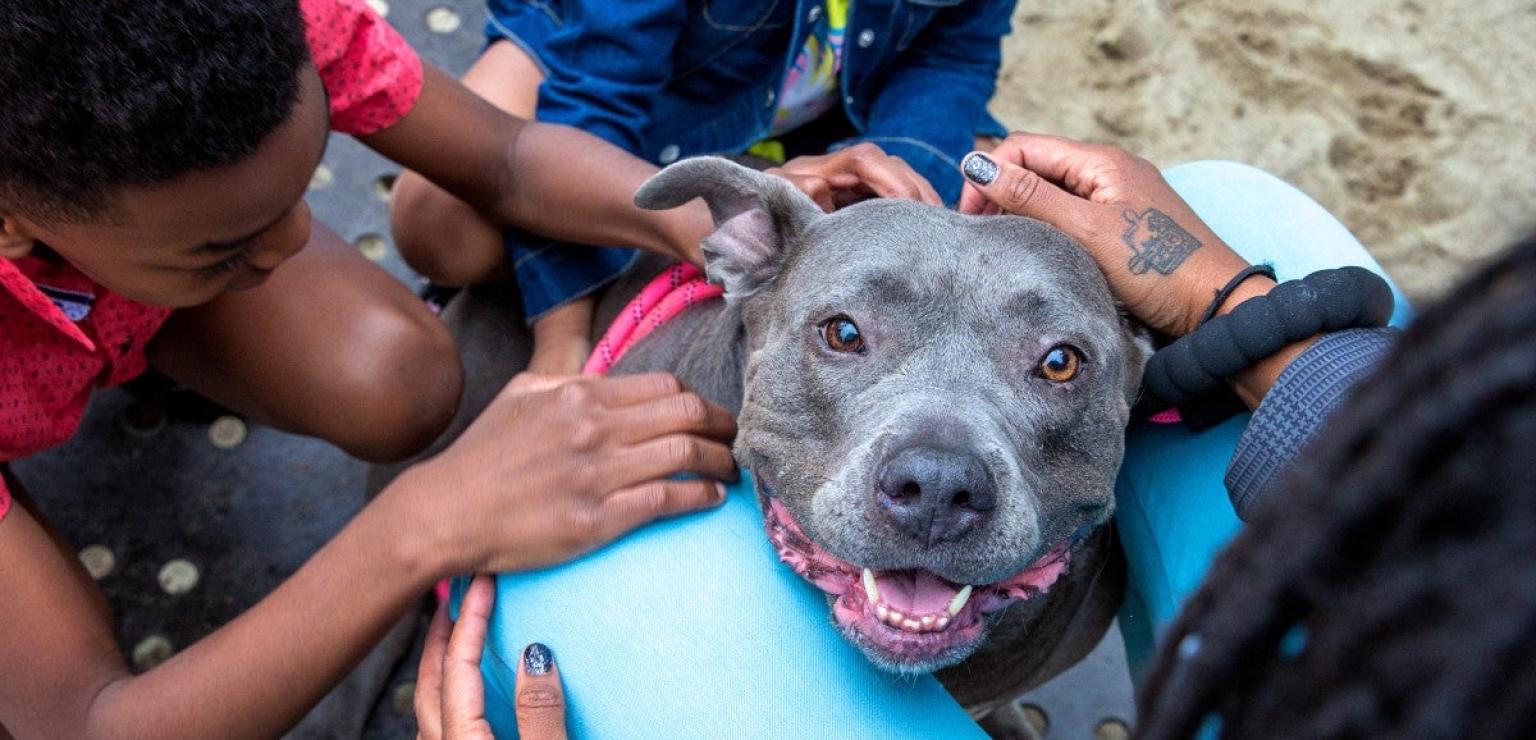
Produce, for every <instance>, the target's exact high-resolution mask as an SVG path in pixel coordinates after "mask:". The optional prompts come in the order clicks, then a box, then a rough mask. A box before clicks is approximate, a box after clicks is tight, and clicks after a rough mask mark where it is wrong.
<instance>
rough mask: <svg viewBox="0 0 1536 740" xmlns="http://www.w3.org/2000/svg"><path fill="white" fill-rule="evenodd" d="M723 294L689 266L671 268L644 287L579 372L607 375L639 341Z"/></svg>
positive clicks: (682, 265) (604, 335) (622, 312)
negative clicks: (683, 314) (693, 307)
mask: <svg viewBox="0 0 1536 740" xmlns="http://www.w3.org/2000/svg"><path fill="white" fill-rule="evenodd" d="M724 292H725V291H724V290H722V289H721V288H720V286H718V285H712V284H710V283H708V282H705V280H704V273H702V272H700V271H699V268H697V267H695V266H693V265H691V264H689V263H686V262H684V263H679V264H676V265H673V266H672V267H670V268H667V270H666V271H665V272H663V273H661V274H660V275H657V276H656V277H655V279H653V280H651V282H649V283H647V284H646V286H645V289H643V290H641V291H640V294H639V295H636V296H635V297H634V299H633V300H631V301H630V302H629V305H626V306H625V307H624V310H622V311H620V312H619V315H618V317H617V318H615V319H614V320H613V323H612V324H610V325H609V326H608V331H606V332H604V333H603V338H602V339H601V340H599V341H598V343H597V346H596V347H594V348H593V349H592V356H591V357H588V358H587V364H586V366H585V367H583V368H582V369H581V372H582V374H584V375H607V374H608V371H609V370H611V369H613V366H614V364H615V363H617V362H618V361H619V358H621V357H623V356H624V353H626V352H628V351H629V349H630V348H631V347H633V346H635V344H636V343H637V342H639V341H640V340H641V339H644V338H646V337H647V336H649V335H650V333H651V332H653V331H656V330H657V329H659V328H661V326H662V325H663V324H665V323H667V322H668V321H671V320H672V319H674V318H677V316H678V315H679V314H681V313H682V312H684V311H686V310H688V308H689V307H690V306H693V305H694V304H697V303H703V302H704V301H708V300H712V299H715V298H718V297H720V296H721V295H722V294H723V293H724Z"/></svg>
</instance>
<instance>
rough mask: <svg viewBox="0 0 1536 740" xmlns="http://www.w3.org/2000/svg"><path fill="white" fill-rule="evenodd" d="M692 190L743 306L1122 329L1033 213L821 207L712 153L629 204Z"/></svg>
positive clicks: (708, 255) (1088, 266)
mask: <svg viewBox="0 0 1536 740" xmlns="http://www.w3.org/2000/svg"><path fill="white" fill-rule="evenodd" d="M695 197H699V198H703V199H704V200H705V202H706V203H708V204H709V207H710V211H711V213H712V214H713V216H714V219H715V223H716V227H717V230H716V231H715V233H714V234H712V235H711V236H710V237H709V238H707V239H706V240H705V242H704V253H705V259H706V264H707V268H708V272H709V276H710V279H711V280H712V281H714V282H717V283H720V284H721V285H723V286H724V287H725V289H726V297H727V300H728V301H731V302H733V303H736V304H741V303H743V302H746V301H747V299H753V300H752V301H751V303H752V304H754V305H753V306H752V309H753V310H752V311H750V312H749V314H763V315H770V316H786V315H792V314H795V313H803V312H815V311H817V310H819V309H825V308H827V307H830V306H833V305H836V304H846V305H863V306H879V307H882V308H884V309H889V310H897V311H900V313H901V314H903V315H907V316H914V317H929V318H932V319H934V320H942V319H949V320H954V319H955V318H957V317H974V318H976V319H978V320H981V319H984V318H986V317H991V318H992V319H994V320H996V321H998V322H1013V323H1015V324H1024V325H1038V326H1049V327H1052V328H1054V329H1057V330H1071V329H1074V328H1077V329H1081V330H1083V331H1087V332H1092V333H1095V334H1098V335H1118V334H1119V332H1118V331H1112V330H1111V331H1106V330H1110V329H1112V327H1109V326H1105V324H1106V322H1109V323H1114V324H1118V322H1119V317H1118V313H1117V311H1116V308H1115V306H1114V303H1113V300H1112V298H1111V296H1110V293H1109V290H1108V287H1107V285H1106V284H1105V282H1104V279H1103V276H1102V275H1101V274H1100V272H1099V270H1098V268H1097V266H1095V265H1094V263H1093V261H1092V259H1091V258H1089V257H1088V255H1087V254H1086V253H1085V252H1084V251H1083V249H1082V248H1081V247H1079V246H1077V245H1076V244H1075V243H1074V242H1072V240H1071V239H1069V238H1068V237H1067V236H1066V235H1065V234H1063V233H1062V232H1061V231H1059V230H1057V229H1056V228H1054V227H1052V226H1049V225H1047V224H1044V223H1041V222H1039V221H1035V220H1032V219H1026V218H1018V217H978V216H963V215H960V214H958V213H955V212H953V211H949V210H946V209H943V208H938V207H934V206H925V205H921V204H918V203H913V202H909V201H900V200H888V199H877V200H869V201H865V202H863V203H859V204H856V205H853V206H849V207H847V208H844V209H842V210H840V211H838V212H836V213H833V214H826V213H824V212H822V210H821V209H820V208H819V207H818V206H817V205H816V204H815V203H814V202H813V201H811V200H810V199H809V198H808V197H806V196H805V195H804V194H802V193H801V192H799V191H798V190H796V189H795V188H794V186H793V185H792V184H790V183H789V182H788V181H786V180H784V179H782V178H778V177H774V176H771V175H767V174H764V173H760V172H756V171H753V170H750V169H747V168H745V167H741V166H739V165H737V164H735V163H733V162H730V161H728V160H724V159H720V158H715V157H700V158H696V159H691V160H685V161H683V162H679V163H677V164H674V165H672V166H671V167H669V168H667V169H666V170H663V171H662V172H661V173H660V174H658V175H656V176H655V177H653V178H652V179H651V180H650V181H648V182H647V183H646V184H645V186H643V187H642V188H641V190H640V192H639V193H638V194H637V196H636V203H637V204H639V205H641V206H642V207H647V208H670V207H674V206H677V205H681V204H682V203H685V202H687V201H689V200H692V199H693V198H695ZM757 309H762V310H761V311H759V310H757ZM749 320H750V315H749ZM1113 328H1114V329H1118V327H1113Z"/></svg>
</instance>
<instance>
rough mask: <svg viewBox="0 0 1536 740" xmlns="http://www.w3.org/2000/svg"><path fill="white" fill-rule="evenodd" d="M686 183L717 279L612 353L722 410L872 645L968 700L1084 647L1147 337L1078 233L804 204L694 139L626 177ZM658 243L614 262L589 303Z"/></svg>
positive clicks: (917, 212)
mask: <svg viewBox="0 0 1536 740" xmlns="http://www.w3.org/2000/svg"><path fill="white" fill-rule="evenodd" d="M694 198H703V199H704V200H705V201H706V202H707V203H708V204H709V208H710V211H711V212H712V214H713V216H714V220H715V223H716V227H717V229H716V231H715V232H714V233H713V234H712V235H711V236H710V237H709V238H708V239H706V240H705V242H704V245H703V247H704V254H705V258H706V264H707V268H706V272H707V274H708V277H709V279H710V280H711V282H715V283H717V284H720V285H722V286H723V287H724V288H725V291H726V294H725V295H726V300H725V301H723V302H720V301H715V302H712V303H708V304H704V305H700V306H695V307H694V308H692V309H690V310H688V311H687V312H685V313H684V314H683V315H681V316H680V317H678V318H677V319H675V320H674V321H672V322H670V323H668V324H667V325H665V326H663V327H662V328H661V329H659V330H657V331H656V332H655V333H653V334H651V335H650V336H648V337H647V338H645V339H644V340H643V341H642V342H640V343H639V344H637V345H636V346H635V347H634V348H632V349H631V350H630V352H629V353H628V354H627V355H626V356H625V357H624V359H623V360H622V361H621V362H620V363H619V365H618V367H616V368H615V372H624V373H635V372H646V371H652V370H666V371H670V372H673V373H675V374H677V375H678V377H679V378H681V379H682V380H683V382H684V383H686V384H688V385H689V386H690V387H692V388H693V389H695V390H696V391H698V392H699V393H701V394H702V395H704V396H706V397H708V398H711V399H712V400H715V401H716V402H719V403H721V404H723V405H725V406H726V407H728V408H731V409H733V410H735V411H737V412H738V418H739V435H738V438H737V441H736V448H735V452H736V455H737V459H738V461H739V462H740V464H741V465H742V466H743V467H744V468H747V469H750V470H751V471H752V472H753V474H754V477H755V480H756V482H757V486H758V495H759V498H760V501H761V503H762V506H763V511H764V516H765V519H766V522H767V532H768V536H769V537H770V538H771V539H772V541H773V544H774V546H775V547H776V548H777V549H778V550H779V552H780V553H781V555H782V556H783V558H784V560H785V561H786V562H787V563H789V564H790V565H791V566H793V567H794V568H795V569H796V571H797V572H799V573H800V574H801V575H802V576H803V577H805V578H806V579H807V580H809V581H810V582H812V583H814V584H815V585H816V586H817V587H818V588H820V589H821V590H823V591H825V592H826V595H827V601H828V604H829V607H830V610H831V618H832V621H833V622H835V623H836V625H837V627H838V629H840V630H841V631H842V633H843V634H844V635H846V636H847V638H848V639H849V640H851V641H852V642H853V643H854V644H856V645H857V646H858V647H859V648H860V649H862V651H863V652H864V653H865V654H866V655H867V656H868V657H869V658H870V660H872V661H874V662H875V663H877V664H878V665H880V666H882V667H884V668H886V669H889V670H892V671H900V672H914V673H915V672H929V671H936V670H937V671H939V677H940V679H941V680H942V681H943V682H944V683H945V685H946V687H947V688H948V689H949V690H950V691H951V692H952V693H953V694H955V696H956V698H957V699H959V700H960V701H961V702H962V703H964V704H966V705H967V706H969V707H971V708H972V710H973V712H975V713H976V714H977V715H978V716H979V715H982V714H985V713H986V712H987V711H989V710H990V709H991V708H993V707H994V706H999V705H1001V703H1002V702H1003V701H1005V700H1007V699H1008V698H1010V697H1012V696H1014V695H1016V694H1017V693H1018V692H1020V691H1023V690H1027V689H1028V688H1031V687H1033V686H1035V685H1037V684H1039V683H1041V682H1042V681H1044V680H1045V679H1047V678H1049V677H1050V676H1052V675H1054V674H1055V673H1057V672H1059V671H1061V670H1063V669H1064V668H1066V667H1067V666H1070V665H1071V664H1072V663H1074V662H1076V661H1077V660H1078V659H1080V658H1081V657H1082V656H1083V655H1084V654H1086V653H1087V651H1088V650H1090V649H1091V648H1092V647H1093V645H1094V644H1095V643H1096V642H1097V641H1098V639H1099V638H1100V636H1101V635H1102V634H1103V632H1104V630H1105V628H1106V627H1107V625H1108V624H1109V621H1110V619H1111V618H1112V617H1113V614H1114V611H1115V609H1116V608H1117V606H1118V604H1119V600H1120V595H1121V590H1122V588H1123V563H1121V561H1120V560H1119V554H1118V547H1117V546H1116V544H1115V542H1114V539H1113V538H1114V534H1113V532H1112V528H1111V527H1110V526H1108V522H1109V521H1110V516H1111V514H1112V513H1113V510H1114V496H1113V489H1114V480H1115V475H1116V472H1117V471H1118V469H1119V467H1120V462H1121V457H1122V453H1123V439H1124V431H1125V427H1126V424H1127V422H1128V419H1129V416H1130V409H1131V406H1132V404H1133V403H1134V401H1135V399H1136V396H1137V393H1138V387H1139V383H1140V378H1141V371H1142V366H1143V363H1144V361H1145V358H1146V353H1147V351H1148V349H1149V348H1148V346H1147V344H1146V342H1145V340H1144V338H1143V337H1142V336H1141V335H1140V334H1138V332H1137V331H1136V330H1135V329H1134V328H1133V327H1132V326H1131V325H1129V324H1128V323H1127V322H1126V321H1125V320H1124V319H1123V318H1122V316H1121V313H1120V312H1119V311H1118V310H1117V307H1116V305H1115V302H1114V300H1113V298H1112V297H1111V295H1110V292H1109V289H1108V286H1107V285H1106V283H1105V281H1104V279H1103V277H1102V275H1101V274H1100V272H1099V270H1098V268H1097V267H1096V266H1095V265H1094V263H1093V261H1092V260H1091V259H1090V258H1089V257H1088V256H1087V254H1086V253H1085V252H1084V251H1083V250H1082V248H1081V247H1079V246H1077V245H1076V244H1075V243H1074V242H1072V241H1071V240H1070V239H1069V238H1068V237H1066V236H1065V235H1064V234H1062V233H1061V232H1060V231H1058V230H1056V229H1054V228H1052V227H1050V226H1048V225H1046V224H1043V223H1041V222H1038V221H1034V220H1030V219H1025V218H1017V217H971V216H962V215H959V214H957V213H954V212H951V211H947V210H944V209H941V208H936V207H932V206H925V205H921V204H917V203H912V202H906V201H894V200H870V201H865V202H862V203H859V204H856V205H853V206H850V207H847V208H844V209H842V210H840V211H838V212H836V213H833V214H826V213H823V212H822V211H821V209H820V208H818V207H817V206H816V205H815V203H813V202H812V201H811V200H810V199H809V198H807V197H806V196H804V195H803V194H802V193H800V192H799V191H798V190H796V189H794V187H793V186H791V185H790V184H789V183H788V182H787V181H785V180H782V179H780V178H776V177H773V176H769V175H765V174H762V173H759V172H756V171H753V170H750V169H747V168H745V167H741V166H739V165H736V164H734V163H732V162H730V161H727V160H724V159H719V158H710V157H705V158H698V159H691V160H685V161H683V162H679V163H677V164H674V165H672V166H671V167H668V168H667V169H665V170H663V171H662V172H661V173H659V174H657V175H656V176H655V177H653V178H652V179H651V180H650V181H648V182H647V183H646V184H645V185H644V186H643V187H642V188H641V189H640V191H639V193H638V194H637V196H636V203H637V204H639V205H640V206H642V207H645V208H650V209H665V208H672V207H676V206H679V205H682V204H684V203H686V202H688V201H690V200H692V199H694ZM659 269H660V267H659V263H655V262H650V263H645V262H642V264H641V266H638V267H637V268H635V269H633V270H631V272H630V273H629V274H628V275H626V276H625V278H623V279H621V280H620V282H619V283H618V284H616V285H615V287H614V289H612V290H610V291H609V296H608V297H607V298H606V299H605V304H606V310H600V311H599V314H600V315H612V314H613V313H614V312H615V310H616V307H617V306H619V305H622V304H623V303H624V302H626V301H628V300H629V298H630V297H632V296H633V295H634V294H635V293H636V292H638V290H639V288H640V286H642V285H644V283H645V282H646V281H647V280H648V279H649V278H650V277H651V276H653V275H654V274H656V272H657V271H658V270H659ZM957 664H958V665H957Z"/></svg>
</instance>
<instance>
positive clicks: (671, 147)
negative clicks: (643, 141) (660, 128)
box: [656, 144, 683, 164]
mask: <svg viewBox="0 0 1536 740" xmlns="http://www.w3.org/2000/svg"><path fill="white" fill-rule="evenodd" d="M682 153H683V150H681V149H678V148H677V145H676V144H668V145H666V146H664V147H662V148H661V151H660V152H658V153H657V154H656V158H657V159H660V160H661V163H662V164H672V163H673V162H676V161H677V155H679V154H682Z"/></svg>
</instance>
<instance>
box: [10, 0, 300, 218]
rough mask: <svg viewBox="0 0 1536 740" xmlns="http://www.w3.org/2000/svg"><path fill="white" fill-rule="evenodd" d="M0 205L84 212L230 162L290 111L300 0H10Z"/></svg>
mask: <svg viewBox="0 0 1536 740" xmlns="http://www.w3.org/2000/svg"><path fill="white" fill-rule="evenodd" d="M0 49H3V50H4V59H3V60H0V209H3V210H5V211H11V212H13V213H20V214H23V215H27V216H30V217H33V218H39V219H50V220H58V221H63V220H69V221H82V220H87V219H90V218H92V217H95V216H98V215H100V213H101V212H102V211H104V210H106V209H107V207H108V205H109V203H108V201H109V199H110V196H111V194H112V192H113V191H114V190H116V189H118V188H120V187H123V186H129V185H151V184H157V183H161V182H165V181H167V180H171V179H173V178H175V177H176V176H178V175H181V174H184V173H186V172H189V171H192V170H197V169H205V168H210V167H217V166H221V165H227V164H231V163H233V162H236V161H238V160H240V159H241V158H243V157H245V156H247V155H249V154H250V153H251V152H253V151H255V149H256V147H257V146H258V145H259V144H260V143H261V141H262V139H264V138H265V137H266V136H267V134H269V133H270V132H271V131H272V130H273V129H274V128H276V127H277V126H278V125H279V124H281V123H282V122H283V121H284V120H286V119H287V118H288V116H289V115H290V114H291V113H292V111H293V109H294V107H295V105H296V104H297V102H298V96H299V70H300V69H301V67H302V65H303V64H304V63H305V62H306V61H307V60H308V58H309V49H308V46H307V45H306V43H305V36H304V19H303V16H302V15H301V14H300V12H299V6H298V2H297V0H90V2H80V1H79V0H0Z"/></svg>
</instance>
